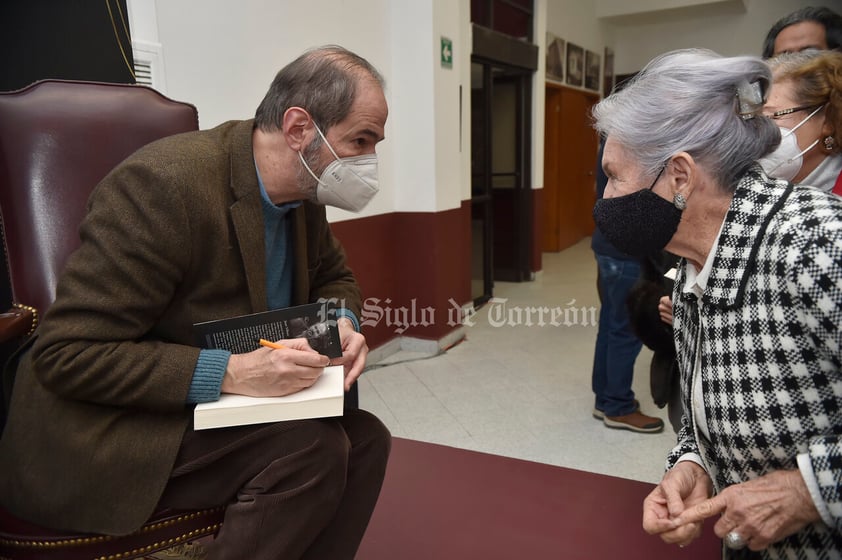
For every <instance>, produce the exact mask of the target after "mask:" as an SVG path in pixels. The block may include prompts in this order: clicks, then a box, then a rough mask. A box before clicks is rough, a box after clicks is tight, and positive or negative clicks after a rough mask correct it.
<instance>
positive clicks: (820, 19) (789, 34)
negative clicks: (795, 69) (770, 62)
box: [763, 6, 842, 58]
mask: <svg viewBox="0 0 842 560" xmlns="http://www.w3.org/2000/svg"><path fill="white" fill-rule="evenodd" d="M804 49H820V50H839V49H842V15H839V14H838V13H836V12H834V11H833V10H831V9H830V8H825V7H821V6H819V7H813V6H807V7H806V8H801V9H800V10H796V11H794V12H792V13H791V14H788V15H786V16H784V17H782V18H781V19H779V20H778V21H777V22H775V24H774V25H773V26H772V28H771V29H769V33H768V34H767V35H766V40H765V41H764V42H763V58H770V57H773V56H775V55H778V54H781V53H786V52H798V51H803V50H804Z"/></svg>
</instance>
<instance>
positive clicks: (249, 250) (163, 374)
mask: <svg viewBox="0 0 842 560" xmlns="http://www.w3.org/2000/svg"><path fill="white" fill-rule="evenodd" d="M252 128H253V123H252V121H242V122H229V123H225V124H223V125H220V126H218V127H216V128H214V129H212V130H208V131H200V132H192V133H187V134H183V135H178V136H174V137H170V138H165V139H163V140H159V141H157V142H154V143H152V144H150V145H148V146H146V147H144V148H142V149H141V150H139V151H138V152H137V153H135V154H134V155H132V156H130V157H129V158H128V159H127V160H126V161H125V162H123V163H122V164H121V165H119V166H118V167H117V168H116V169H115V170H114V171H113V172H111V173H110V174H109V175H108V176H107V177H106V178H105V179H103V181H102V182H101V183H100V184H99V185H98V186H97V187H96V189H95V190H94V192H93V194H92V195H91V198H90V200H89V205H88V214H87V216H86V218H85V220H84V222H83V224H82V226H81V230H80V235H81V241H82V243H81V247H80V248H79V249H78V250H77V251H76V252H75V253H74V254H73V255H72V256H71V257H70V259H69V261H68V263H67V266H66V269H65V271H64V273H63V275H62V278H61V280H60V282H59V285H58V290H57V292H58V293H57V297H56V301H55V303H54V305H53V306H52V307H51V308H50V309H49V311H48V313H47V314H46V317H45V318H44V320H43V322H42V324H41V326H40V327H39V329H38V332H37V339H36V341H35V343H34V346H33V348H32V349H31V351H29V352H28V353H27V354H26V355H25V356H24V357H23V358H22V360H21V363H20V367H19V369H18V373H17V379H16V382H15V387H14V392H13V396H12V403H11V411H10V415H9V419H8V423H7V425H6V429H5V431H4V433H3V438H2V440H0V501H2V505H3V506H4V507H5V508H7V509H9V510H10V511H12V512H13V513H15V514H17V515H19V516H20V517H23V518H26V519H29V520H32V521H35V522H37V523H40V524H43V525H47V526H52V527H56V528H63V529H72V530H77V531H91V532H101V533H116V534H119V533H127V532H130V531H132V530H134V529H136V528H138V527H139V526H140V525H141V524H142V523H143V522H144V521H145V520H146V519H147V517H148V516H149V515H150V514H151V513H152V512H153V509H154V508H155V506H156V504H157V501H158V499H159V496H160V495H161V492H162V490H163V488H164V486H165V485H166V483H167V479H168V477H169V474H170V470H171V469H172V466H173V462H174V460H175V457H176V453H177V452H178V449H179V445H180V443H181V439H182V435H183V433H184V431H185V429H186V428H187V426H188V423H189V421H190V419H191V416H192V407H190V406H186V405H185V401H186V397H187V392H188V389H189V387H190V382H191V379H192V375H193V370H194V367H195V365H196V360H197V358H198V355H199V349H198V348H196V347H195V346H194V345H193V331H192V325H193V323H196V322H200V321H209V320H213V319H221V318H225V317H231V316H235V315H241V314H247V313H254V312H259V311H265V310H266V305H267V302H266V285H265V284H266V279H265V254H264V253H265V249H264V228H263V214H262V210H261V194H260V189H259V186H258V183H257V175H256V172H255V164H254V158H253V155H252ZM292 220H293V223H292V231H293V237H294V241H293V243H294V256H295V279H294V286H293V298H292V299H293V304H301V303H306V302H309V301H314V300H316V299H318V298H320V297H336V298H339V299H342V300H344V302H345V305H346V306H347V307H348V308H349V309H350V310H351V311H353V312H355V313H357V314H358V315H359V312H360V305H361V301H360V293H359V289H358V286H357V284H356V282H355V280H354V278H353V275H352V273H351V271H350V270H349V269H348V268H347V266H346V264H345V254H344V252H343V250H342V248H341V247H340V245H339V243H338V242H337V241H336V239H335V238H334V237H333V235H332V234H331V231H330V227H329V225H328V223H327V220H326V218H325V209H324V207H322V206H317V205H314V204H311V203H309V202H305V203H304V204H303V205H301V206H300V207H298V208H297V209H295V210H294V211H293V212H292Z"/></svg>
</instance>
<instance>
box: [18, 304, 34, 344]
mask: <svg viewBox="0 0 842 560" xmlns="http://www.w3.org/2000/svg"><path fill="white" fill-rule="evenodd" d="M12 307H16V308H18V309H23V310H24V311H29V313H31V314H32V326H30V327H29V331H27V333H26V335H25V336H29V335H31V334H32V333H34V332H35V329H36V328H37V327H38V310H37V309H35V308H34V307H32V306H31V305H24V304H22V303H12Z"/></svg>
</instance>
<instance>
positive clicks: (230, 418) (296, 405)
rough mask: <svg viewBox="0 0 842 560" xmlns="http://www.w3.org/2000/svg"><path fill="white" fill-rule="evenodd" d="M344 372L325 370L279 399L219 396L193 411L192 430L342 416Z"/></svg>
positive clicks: (335, 368) (331, 369) (341, 368)
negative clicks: (302, 387)
mask: <svg viewBox="0 0 842 560" xmlns="http://www.w3.org/2000/svg"><path fill="white" fill-rule="evenodd" d="M344 398H345V368H344V367H343V366H330V367H326V368H325V370H324V373H322V375H321V377H319V379H318V380H317V381H316V382H315V383H314V384H313V385H311V386H310V387H308V388H306V389H304V390H302V391H299V392H297V393H293V394H291V395H286V396H283V397H248V396H245V395H231V394H223V395H222V396H221V397H220V399H219V400H218V401H214V402H208V403H200V404H197V405H196V408H195V409H194V410H193V428H194V429H196V430H207V429H211V428H225V427H229V426H243V425H246V424H261V423H264V422H282V421H285V420H303V419H305V418H327V417H329V416H342V410H343V405H344Z"/></svg>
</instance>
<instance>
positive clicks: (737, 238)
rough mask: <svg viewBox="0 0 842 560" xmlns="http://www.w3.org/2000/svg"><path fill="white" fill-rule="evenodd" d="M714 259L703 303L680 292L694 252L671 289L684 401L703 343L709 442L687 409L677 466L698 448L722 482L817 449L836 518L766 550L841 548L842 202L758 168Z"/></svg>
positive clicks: (825, 553)
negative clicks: (772, 175) (672, 289)
mask: <svg viewBox="0 0 842 560" xmlns="http://www.w3.org/2000/svg"><path fill="white" fill-rule="evenodd" d="M714 258H715V260H714V262H713V270H712V272H711V275H710V278H709V281H708V284H707V289H706V290H705V292H704V294H703V295H702V297H701V300H700V301H698V300H697V298H696V297H695V296H694V295H693V294H687V293H682V287H683V285H684V281H685V270H684V268H685V263H684V262H682V263H681V266H680V267H679V274H678V277H677V278H676V282H675V285H676V291H675V292H674V294H673V295H674V302H675V305H674V323H673V324H674V327H675V328H674V335H675V341H676V347H677V349H678V356H679V363H680V366H681V377H682V380H681V384H682V391H683V399H684V407H685V411H692V408H691V406H692V405H691V398H690V397H691V393H692V391H691V387H692V381H693V380H692V375H693V371H694V364H695V360H696V351H697V343H698V344H700V345H701V346H700V348H698V350H699V352H700V359H701V370H700V371H701V376H702V379H701V382H702V389H703V392H704V407H705V414H706V416H707V423H708V429H709V431H710V441H708V440H707V439H705V438H704V436H702V435H701V433H700V432H699V430H698V429H697V428H696V426H695V421H694V419H693V413H692V412H690V413H689V414H686V415H685V417H684V419H683V427H682V429H681V430H680V432H679V436H678V445H677V446H676V447H675V449H673V451H672V452H671V453H670V455H669V457H668V459H667V467H668V468H669V467H672V466H673V465H674V464H675V462H676V461H677V460H678V458H679V457H680V456H681V455H683V454H684V453H698V454H699V455H700V456H701V457H702V459H703V461H704V463H705V465H706V468H707V470H708V472H709V473H710V475H711V478H712V479H713V481H714V485H715V487H716V489H717V490H721V489H723V488H725V487H727V486H729V485H732V484H736V483H739V482H743V481H747V480H750V479H753V478H757V477H759V476H761V475H764V474H766V473H769V472H771V471H774V470H780V469H797V468H798V464H797V462H796V456H797V455H798V454H799V453H808V454H809V459H810V463H811V464H812V468H813V471H814V473H815V478H816V481H817V482H818V486H819V489H820V492H821V497H822V498H823V500H824V502H825V504H826V506H827V513H828V514H829V517H830V518H831V520H832V522H833V523H832V525H827V524H825V523H817V524H814V525H811V526H809V527H806V528H805V529H803V530H802V531H800V532H799V533H797V534H795V535H792V536H790V537H788V538H786V539H784V540H782V541H780V542H778V543H775V544H774V545H772V546H771V547H770V548H769V549H768V550H766V551H765V552H764V553H763V554H762V557H764V558H769V559H777V558H792V559H802V558H803V559H808V558H810V559H821V560H829V559H839V558H842V440H841V439H840V436H842V330H840V329H842V200H840V199H837V198H835V197H833V196H832V195H827V194H824V193H821V192H819V191H818V190H815V189H812V188H804V187H793V186H792V185H789V184H788V183H786V182H784V181H772V180H770V179H768V178H767V177H766V176H765V175H763V173H762V171H760V168H759V167H755V168H753V169H752V170H750V171H749V172H748V173H747V174H746V175H745V176H744V177H743V178H742V180H741V181H740V183H739V186H738V187H737V190H736V193H735V196H734V199H733V201H732V202H731V206H730V208H729V210H728V214H727V217H726V219H725V224H724V226H723V230H722V232H721V235H720V237H719V246H718V249H717V250H716V255H715V257H714ZM728 554H733V553H730V552H728ZM726 557H727V554H726ZM733 557H736V555H733Z"/></svg>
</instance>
